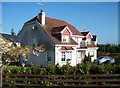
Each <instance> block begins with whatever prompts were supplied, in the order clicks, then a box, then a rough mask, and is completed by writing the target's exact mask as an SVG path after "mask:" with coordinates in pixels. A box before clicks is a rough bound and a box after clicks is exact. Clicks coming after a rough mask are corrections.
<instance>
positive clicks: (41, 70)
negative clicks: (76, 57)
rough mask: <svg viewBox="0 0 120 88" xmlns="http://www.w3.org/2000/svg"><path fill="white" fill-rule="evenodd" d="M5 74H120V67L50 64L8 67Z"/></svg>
mask: <svg viewBox="0 0 120 88" xmlns="http://www.w3.org/2000/svg"><path fill="white" fill-rule="evenodd" d="M3 73H10V74H14V73H15V74H58V75H61V74H120V65H116V64H114V65H112V64H103V65H96V64H92V63H91V62H87V63H83V64H78V65H77V66H76V67H72V66H71V65H70V63H67V64H66V65H63V66H62V67H60V66H59V65H58V64H57V65H56V66H53V65H51V64H48V65H47V66H46V67H41V66H36V65H31V66H30V67H21V66H7V68H6V69H4V70H3Z"/></svg>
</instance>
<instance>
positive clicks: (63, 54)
mask: <svg viewBox="0 0 120 88" xmlns="http://www.w3.org/2000/svg"><path fill="white" fill-rule="evenodd" d="M61 61H65V52H62V59H61Z"/></svg>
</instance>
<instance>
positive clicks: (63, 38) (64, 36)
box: [62, 35, 70, 42]
mask: <svg viewBox="0 0 120 88" xmlns="http://www.w3.org/2000/svg"><path fill="white" fill-rule="evenodd" d="M69 41H70V40H69V35H62V42H69Z"/></svg>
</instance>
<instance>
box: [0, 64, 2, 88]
mask: <svg viewBox="0 0 120 88" xmlns="http://www.w3.org/2000/svg"><path fill="white" fill-rule="evenodd" d="M0 88H2V66H0Z"/></svg>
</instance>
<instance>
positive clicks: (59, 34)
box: [18, 10, 98, 66]
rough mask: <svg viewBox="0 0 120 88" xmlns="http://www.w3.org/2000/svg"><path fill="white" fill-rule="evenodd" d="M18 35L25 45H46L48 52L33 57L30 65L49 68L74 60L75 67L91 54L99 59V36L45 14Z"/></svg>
mask: <svg viewBox="0 0 120 88" xmlns="http://www.w3.org/2000/svg"><path fill="white" fill-rule="evenodd" d="M18 36H19V37H20V42H21V45H22V46H25V45H30V46H33V45H36V44H39V45H43V46H44V48H45V52H43V53H41V54H40V55H39V56H36V55H33V54H31V55H30V62H32V63H33V64H37V65H43V66H45V65H46V64H47V63H48V62H50V63H51V64H53V65H56V64H57V63H59V65H60V66H62V65H64V64H66V62H67V59H69V60H70V62H71V65H72V66H76V64H78V63H81V61H82V60H83V59H84V57H85V55H86V56H87V55H88V53H90V55H91V56H92V60H91V61H93V60H94V59H96V58H97V49H98V47H97V37H96V35H92V34H91V33H90V32H79V31H78V30H77V29H76V28H75V27H74V26H72V25H71V24H69V23H67V22H65V21H64V20H59V19H54V18H49V17H46V16H45V12H43V11H42V10H41V12H40V13H39V14H38V15H37V16H35V17H34V18H32V19H31V20H29V21H27V22H26V23H25V24H24V25H23V27H22V29H21V31H20V32H19V34H18Z"/></svg>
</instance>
